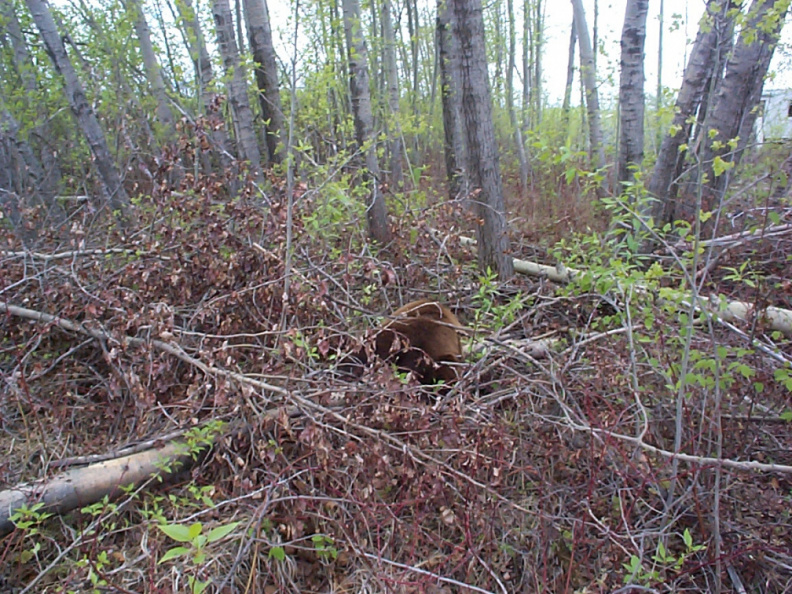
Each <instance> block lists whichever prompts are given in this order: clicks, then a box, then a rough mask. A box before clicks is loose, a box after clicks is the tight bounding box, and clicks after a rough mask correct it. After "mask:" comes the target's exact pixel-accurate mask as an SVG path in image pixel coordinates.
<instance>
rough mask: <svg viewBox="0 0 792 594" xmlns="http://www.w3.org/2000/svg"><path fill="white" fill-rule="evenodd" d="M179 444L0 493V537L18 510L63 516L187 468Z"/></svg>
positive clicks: (186, 454)
mask: <svg viewBox="0 0 792 594" xmlns="http://www.w3.org/2000/svg"><path fill="white" fill-rule="evenodd" d="M189 452H190V449H189V446H188V445H187V444H186V443H184V442H183V441H179V442H171V443H168V444H166V445H164V446H162V447H158V448H153V449H150V450H147V451H144V452H139V453H137V454H132V455H130V456H124V457H122V458H116V459H114V460H107V461H105V462H99V463H98V464H91V465H90V466H85V467H82V468H73V469H71V470H69V471H67V472H64V473H62V474H59V475H57V476H54V477H52V478H49V479H44V480H40V481H36V482H33V483H25V484H22V485H18V486H16V487H14V488H12V489H7V490H5V491H0V536H4V535H6V534H8V533H9V532H12V531H13V530H14V523H13V522H12V521H11V518H12V517H13V515H14V514H15V513H16V512H17V510H19V509H20V508H22V507H25V506H26V507H28V508H30V507H32V506H33V505H35V504H36V503H39V502H40V503H43V504H44V507H43V508H42V509H39V510H38V511H39V512H49V513H54V514H65V513H68V512H70V511H72V510H74V509H77V508H79V507H84V506H86V505H90V504H92V503H96V502H97V501H100V500H101V499H102V498H103V497H105V496H107V497H109V498H111V499H112V498H114V497H117V496H119V495H122V494H123V491H122V489H121V488H122V487H127V486H129V485H134V486H136V487H137V486H139V485H141V484H142V483H144V482H145V481H146V480H148V479H150V478H152V477H155V476H157V477H159V478H162V479H166V478H168V477H171V476H173V475H174V474H176V473H179V472H182V471H183V470H186V469H187V468H189V467H190V466H191V465H192V464H193V463H194V459H193V457H192V456H190V453H189Z"/></svg>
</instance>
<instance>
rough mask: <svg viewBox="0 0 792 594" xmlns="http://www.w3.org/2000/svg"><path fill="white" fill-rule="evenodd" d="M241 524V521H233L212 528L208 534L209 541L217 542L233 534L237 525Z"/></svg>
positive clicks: (207, 539)
mask: <svg viewBox="0 0 792 594" xmlns="http://www.w3.org/2000/svg"><path fill="white" fill-rule="evenodd" d="M237 526H239V522H232V523H230V524H226V525H225V526H218V527H217V528H212V530H210V531H209V534H207V535H206V541H207V542H215V541H218V540H220V539H221V538H224V537H225V536H227V535H229V534H231V533H232V532H233V531H234V530H235V529H236V527H237Z"/></svg>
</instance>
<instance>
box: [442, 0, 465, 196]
mask: <svg viewBox="0 0 792 594" xmlns="http://www.w3.org/2000/svg"><path fill="white" fill-rule="evenodd" d="M451 19H452V15H451V11H450V10H449V8H448V2H447V1H446V0H438V2H437V51H438V54H439V60H440V82H441V88H442V90H441V98H442V101H443V132H444V145H443V148H444V151H445V164H446V175H447V176H448V185H449V197H450V198H451V199H452V200H457V199H460V198H466V197H467V172H466V170H465V132H464V128H463V124H462V100H461V99H462V98H461V94H460V91H461V88H462V84H461V81H460V72H459V44H458V43H457V40H456V37H454V35H453V32H452V26H451Z"/></svg>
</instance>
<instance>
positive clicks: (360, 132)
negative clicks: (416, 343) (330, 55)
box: [343, 0, 391, 245]
mask: <svg viewBox="0 0 792 594" xmlns="http://www.w3.org/2000/svg"><path fill="white" fill-rule="evenodd" d="M343 11H344V32H345V35H346V41H347V53H348V56H349V88H350V94H351V96H352V115H353V118H354V120H355V137H356V140H357V143H358V145H359V147H360V150H361V151H363V153H364V155H365V160H366V170H367V171H366V178H367V182H368V184H369V199H368V204H367V205H366V223H367V225H368V232H369V236H370V237H371V238H372V239H374V240H375V241H377V242H379V243H380V244H382V245H384V244H386V243H388V242H389V241H390V240H391V233H390V228H389V227H388V212H387V209H386V207H385V197H384V196H383V194H382V190H381V189H380V180H379V177H380V171H379V161H378V160H377V143H376V138H375V136H374V115H373V114H372V111H371V94H370V91H369V73H368V50H367V49H366V42H365V40H364V39H363V32H362V30H361V23H360V4H359V3H358V0H343Z"/></svg>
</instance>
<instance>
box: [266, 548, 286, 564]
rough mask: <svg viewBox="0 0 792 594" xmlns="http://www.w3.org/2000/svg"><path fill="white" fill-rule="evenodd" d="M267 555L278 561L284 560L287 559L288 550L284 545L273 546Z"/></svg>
mask: <svg viewBox="0 0 792 594" xmlns="http://www.w3.org/2000/svg"><path fill="white" fill-rule="evenodd" d="M267 556H268V557H269V558H270V559H275V560H276V561H283V560H285V559H286V551H285V550H283V547H272V548H271V549H270V550H269V553H268V555H267Z"/></svg>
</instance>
